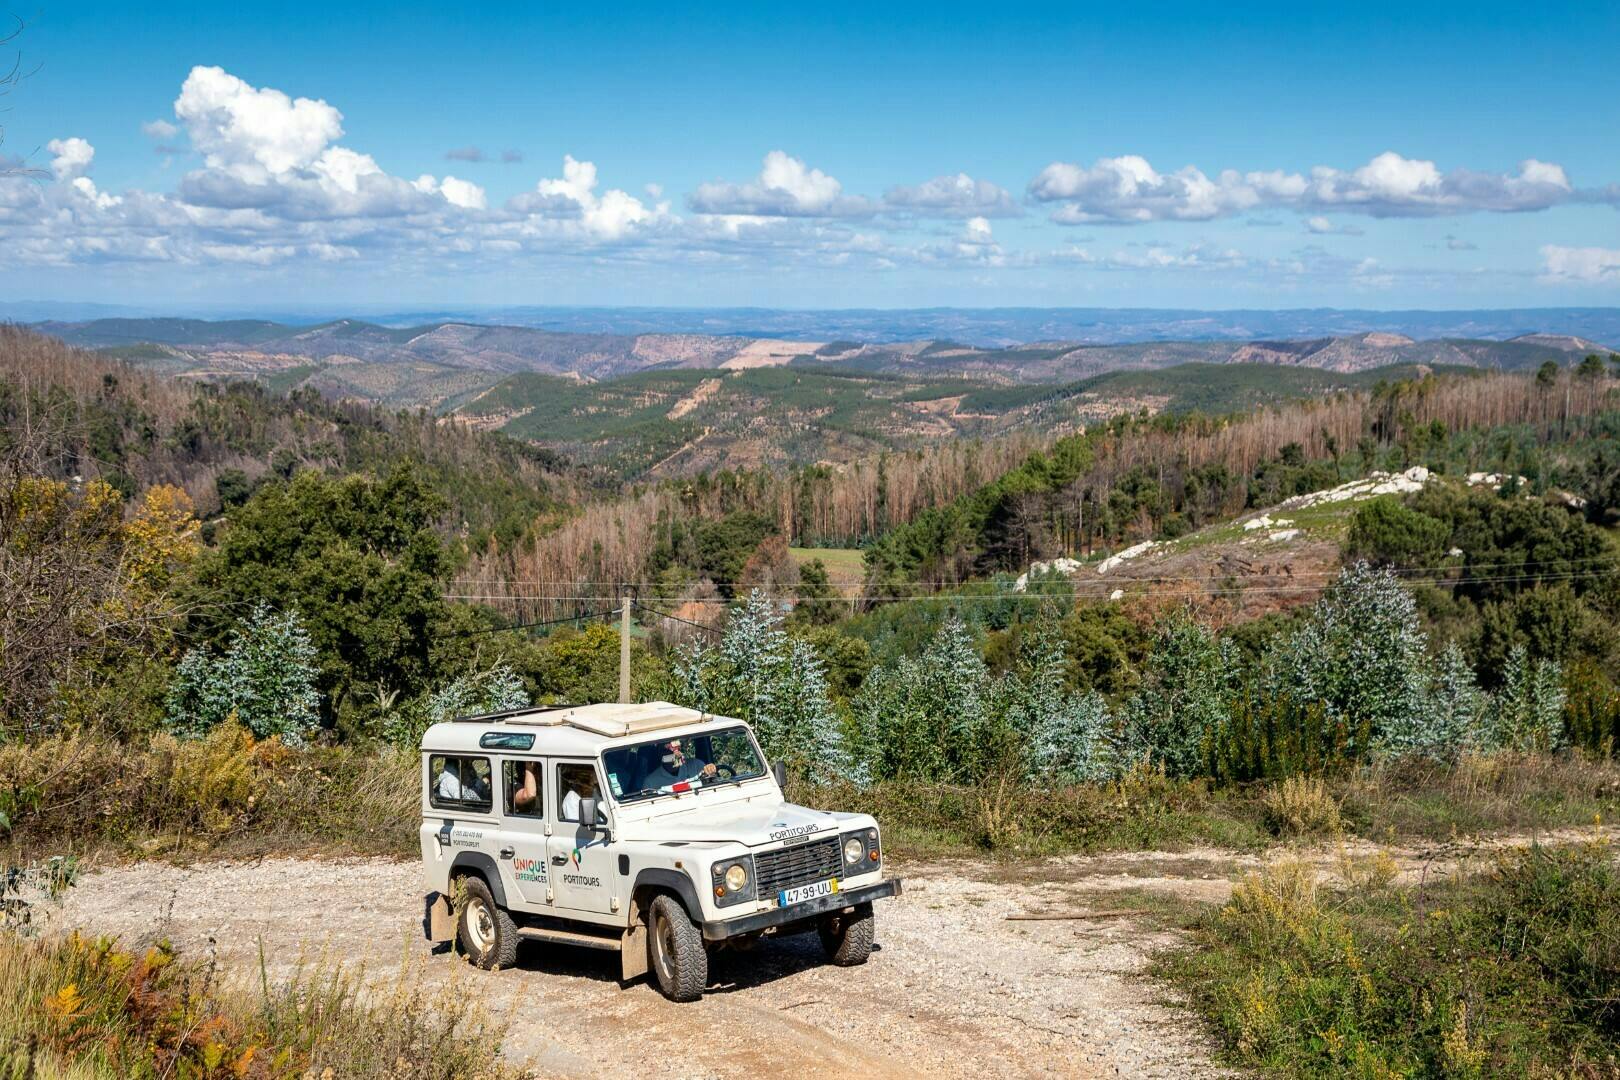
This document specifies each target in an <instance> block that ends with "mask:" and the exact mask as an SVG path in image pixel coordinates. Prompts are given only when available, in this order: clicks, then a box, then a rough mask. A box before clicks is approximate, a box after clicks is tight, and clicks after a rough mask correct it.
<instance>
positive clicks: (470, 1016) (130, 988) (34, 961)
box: [0, 934, 524, 1080]
mask: <svg viewBox="0 0 1620 1080" xmlns="http://www.w3.org/2000/svg"><path fill="white" fill-rule="evenodd" d="M477 1000H478V999H477V995H475V994H472V993H466V992H458V991H457V990H456V988H454V987H452V988H451V989H450V990H448V991H445V992H441V993H437V994H430V993H429V992H427V991H425V990H423V989H422V988H421V986H420V972H419V971H417V970H415V969H413V967H412V966H411V965H409V964H405V965H402V966H401V968H400V970H399V972H398V974H397V975H396V976H395V977H394V978H393V979H391V980H389V981H387V982H383V983H379V984H377V985H374V986H370V987H365V986H364V972H363V971H359V970H355V971H345V970H343V969H341V968H338V967H336V966H332V965H325V964H316V965H310V966H303V967H300V968H299V970H298V971H297V972H296V973H295V974H294V975H293V976H292V977H291V978H290V979H288V980H286V981H285V982H280V983H276V984H272V983H271V982H270V981H269V980H268V978H266V977H265V976H264V974H263V968H262V966H261V969H260V973H259V979H258V982H257V985H254V986H245V985H242V986H238V985H233V984H230V983H227V982H222V981H221V980H220V979H219V977H218V974H217V973H216V972H215V970H214V969H213V967H212V966H211V965H203V964H197V963H192V962H189V961H187V960H185V959H183V958H181V957H179V956H178V955H176V954H175V953H174V951H173V950H171V949H170V948H168V947H167V946H166V945H163V944H159V945H157V946H154V947H152V948H150V949H148V950H146V951H145V952H144V953H136V952H134V951H130V950H126V949H124V948H122V947H120V946H119V945H118V944H117V943H115V942H113V941H110V940H107V939H101V940H96V941H91V940H89V939H87V938H84V937H81V936H79V935H77V934H75V935H72V936H69V937H65V938H60V939H53V940H27V939H23V938H20V937H17V936H14V935H9V934H0V1075H4V1076H7V1077H13V1076H16V1077H29V1076H35V1075H38V1076H46V1077H56V1076H70V1077H97V1078H99V1077H168V1076H176V1077H196V1078H215V1077H221V1078H222V1077H238V1078H267V1077H315V1078H320V1077H397V1078H400V1080H439V1078H445V1080H448V1078H451V1077H461V1078H474V1077H484V1078H489V1080H506V1078H516V1077H519V1076H522V1075H524V1074H523V1073H521V1072H519V1071H518V1070H515V1069H513V1068H512V1067H510V1066H509V1065H507V1064H505V1063H503V1062H502V1061H501V1060H500V1058H499V1048H500V1040H501V1037H502V1032H503V1030H504V1029H503V1025H500V1024H498V1023H495V1022H494V1021H492V1020H491V1018H490V1017H489V1016H488V1014H487V1013H486V1012H485V1011H484V1010H483V1009H482V1008H481V1007H480V1006H479V1005H477V1004H476V1002H477Z"/></svg>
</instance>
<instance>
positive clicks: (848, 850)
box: [844, 836, 866, 866]
mask: <svg viewBox="0 0 1620 1080" xmlns="http://www.w3.org/2000/svg"><path fill="white" fill-rule="evenodd" d="M864 858H866V845H865V844H863V843H861V838H860V837H858V836H852V837H850V838H849V839H848V840H845V841H844V861H845V862H846V863H848V864H849V865H851V866H854V865H855V864H856V863H858V862H860V861H861V860H862V859H864Z"/></svg>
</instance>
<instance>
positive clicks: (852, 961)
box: [819, 904, 877, 967]
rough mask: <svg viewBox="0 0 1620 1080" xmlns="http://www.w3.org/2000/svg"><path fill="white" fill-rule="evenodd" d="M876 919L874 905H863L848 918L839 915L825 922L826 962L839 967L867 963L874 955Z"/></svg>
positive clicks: (823, 926)
mask: <svg viewBox="0 0 1620 1080" xmlns="http://www.w3.org/2000/svg"><path fill="white" fill-rule="evenodd" d="M876 927H877V918H876V916H874V915H873V914H872V905H871V904H861V905H859V906H857V907H856V908H855V910H854V911H852V912H850V913H849V914H848V915H845V914H844V913H842V912H839V913H838V914H835V915H829V916H828V917H827V918H826V919H824V920H822V923H821V926H820V928H819V929H820V931H821V947H822V948H823V949H825V950H827V959H829V960H831V961H832V962H833V963H834V964H837V965H838V966H839V967H855V966H856V965H857V964H864V963H866V959H867V957H869V956H871V955H872V935H873V931H874V930H875V929H876Z"/></svg>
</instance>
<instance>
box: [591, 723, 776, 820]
mask: <svg viewBox="0 0 1620 1080" xmlns="http://www.w3.org/2000/svg"><path fill="white" fill-rule="evenodd" d="M602 764H603V765H604V766H605V767H606V769H607V782H608V788H609V789H610V790H611V791H612V792H613V797H614V798H615V799H617V800H618V801H620V802H633V801H634V800H636V799H650V798H652V797H654V796H655V795H668V794H671V793H673V792H678V791H695V790H697V789H698V788H703V787H713V786H715V785H717V784H730V783H735V782H736V781H739V780H751V779H753V778H754V777H756V776H764V775H765V765H764V763H763V762H761V761H760V758H759V751H758V750H757V749H755V747H754V740H753V739H752V738H751V737H750V736H749V734H748V729H747V728H745V727H730V728H721V729H720V730H718V731H705V732H703V733H701V734H697V735H681V736H677V737H676V738H673V739H672V738H669V737H667V736H666V737H664V738H661V739H654V740H652V741H650V742H644V743H636V744H635V745H633V746H619V747H615V748H614V749H612V750H608V751H605V752H604V753H603V754H602Z"/></svg>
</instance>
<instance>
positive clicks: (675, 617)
mask: <svg viewBox="0 0 1620 1080" xmlns="http://www.w3.org/2000/svg"><path fill="white" fill-rule="evenodd" d="M631 606H632V607H635V608H639V609H640V610H642V611H645V612H648V613H649V614H652V615H657V616H658V617H659V618H661V619H670V620H672V621H674V622H678V623H685V624H686V625H687V626H695V627H697V628H698V629H699V630H707V631H708V632H709V633H711V634H719V633H723V631H721V630H719V629H718V628H716V627H713V626H708V625H706V624H704V623H700V622H693V621H692V620H691V619H683V618H681V617H680V616H679V615H671V614H670V613H669V612H667V611H660V610H658V609H657V608H655V607H648V606H647V605H646V604H643V603H641V602H640V601H632V602H631Z"/></svg>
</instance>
